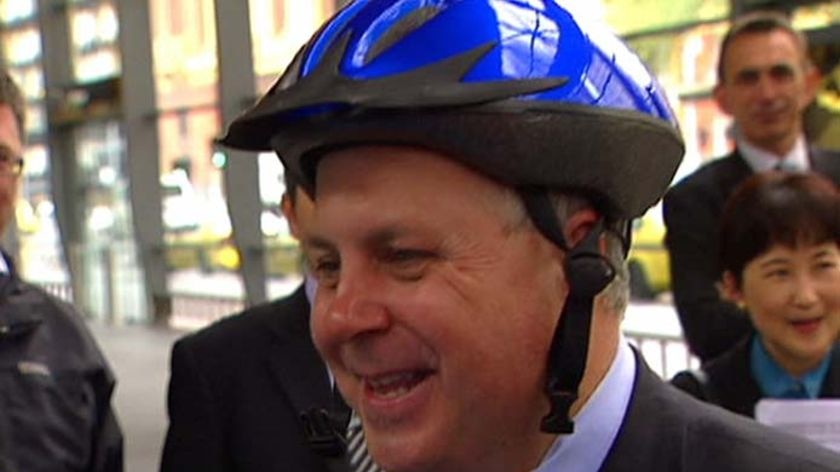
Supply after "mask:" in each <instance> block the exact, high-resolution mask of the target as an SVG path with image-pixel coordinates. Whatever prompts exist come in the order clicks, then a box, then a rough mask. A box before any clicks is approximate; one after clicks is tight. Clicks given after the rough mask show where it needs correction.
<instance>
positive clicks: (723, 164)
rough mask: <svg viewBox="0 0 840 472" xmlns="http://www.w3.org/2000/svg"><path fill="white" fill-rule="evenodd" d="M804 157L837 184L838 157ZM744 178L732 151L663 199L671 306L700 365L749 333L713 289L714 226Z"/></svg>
mask: <svg viewBox="0 0 840 472" xmlns="http://www.w3.org/2000/svg"><path fill="white" fill-rule="evenodd" d="M810 158H811V167H812V169H813V170H814V171H815V172H818V173H821V174H823V175H825V176H827V177H829V178H830V179H832V180H833V181H834V182H836V183H838V184H840V153H836V152H827V151H818V150H813V151H812V152H811V155H810ZM750 175H752V169H751V168H750V166H749V164H747V162H746V161H745V160H744V159H743V158H742V157H741V155H740V154H739V153H738V151H734V152H733V153H731V154H730V155H728V156H726V157H724V158H721V159H717V160H714V161H712V162H710V163H708V164H706V165H704V166H703V167H701V168H700V169H698V170H697V171H696V172H695V173H693V174H691V175H690V176H688V177H686V178H685V179H683V180H682V181H681V182H679V183H678V184H677V185H675V186H674V187H672V188H671V189H670V190H669V191H668V193H666V194H665V198H664V200H663V205H662V211H663V216H664V219H665V225H666V227H667V233H666V236H665V245H666V246H667V248H668V252H669V254H670V258H671V285H672V289H673V293H674V303H675V304H676V306H677V314H678V315H679V318H680V324H682V329H683V334H684V335H685V338H686V342H687V343H688V347H689V349H690V350H691V352H693V353H694V354H696V355H697V356H698V357H699V358H700V359H701V360H702V361H703V362H707V361H709V360H711V359H713V358H715V357H717V356H719V355H721V354H723V353H724V352H725V351H727V350H729V349H730V348H731V347H732V346H734V345H735V344H737V343H738V341H739V340H741V339H743V338H744V337H745V336H747V335H748V334H749V332H750V330H751V325H750V322H749V319H748V318H747V316H746V314H745V313H744V312H743V311H741V310H739V309H738V308H737V307H735V305H733V304H731V303H728V302H725V301H723V300H721V298H720V296H719V294H718V291H717V288H716V287H715V283H716V282H717V281H718V280H720V276H721V270H720V264H719V262H718V257H719V256H718V237H719V235H718V231H719V227H718V225H719V221H720V218H721V215H722V213H723V206H724V203H725V202H726V200H727V199H728V198H729V196H730V195H731V194H732V191H733V190H734V189H735V188H736V187H737V186H738V184H740V183H741V182H743V181H744V180H745V179H746V178H748V177H749V176H750Z"/></svg>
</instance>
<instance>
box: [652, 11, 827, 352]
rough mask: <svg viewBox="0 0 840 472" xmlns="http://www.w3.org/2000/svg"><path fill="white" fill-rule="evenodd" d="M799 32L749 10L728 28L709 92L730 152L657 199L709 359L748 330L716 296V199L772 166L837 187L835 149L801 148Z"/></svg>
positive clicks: (690, 314) (806, 72)
mask: <svg viewBox="0 0 840 472" xmlns="http://www.w3.org/2000/svg"><path fill="white" fill-rule="evenodd" d="M807 48H808V46H807V42H806V39H805V37H804V36H803V35H802V34H801V33H800V32H798V31H796V30H795V29H794V28H793V26H792V25H791V24H790V22H789V21H788V20H787V19H786V18H785V17H784V16H783V15H781V14H776V13H767V12H761V13H752V14H748V15H746V16H744V17H743V18H741V19H738V20H736V22H735V23H734V24H733V25H732V28H730V31H729V32H728V33H727V35H726V36H725V37H724V40H723V42H722V44H721V48H720V57H719V59H718V83H717V85H716V86H715V88H714V98H715V100H716V102H717V103H718V105H719V107H720V108H721V109H722V110H723V111H724V112H725V113H727V114H729V115H731V116H732V118H733V121H734V124H735V148H734V149H733V150H732V152H731V153H729V154H727V155H726V156H724V157H721V158H719V159H715V160H713V161H711V162H709V163H707V164H705V165H703V166H702V167H700V168H699V169H697V171H696V172H694V173H693V174H691V175H689V176H688V177H686V178H685V179H683V180H681V181H680V182H679V183H677V184H676V185H674V186H673V187H672V188H671V189H670V190H669V191H668V193H667V194H665V198H664V199H663V205H662V211H663V216H664V220H665V226H666V229H667V232H666V235H665V245H666V247H667V248H668V253H669V255H670V264H671V266H670V272H671V282H672V289H673V294H674V303H675V305H676V307H677V314H678V315H679V319H680V324H681V325H682V329H683V334H684V335H685V339H686V342H687V343H688V347H689V349H690V350H691V352H692V353H694V354H695V355H697V357H699V358H700V360H701V361H703V362H705V361H709V360H711V359H713V358H714V357H717V356H718V355H720V354H722V353H723V352H725V351H727V350H729V349H730V348H731V347H733V346H734V345H735V344H736V343H737V342H738V341H739V340H741V339H742V338H743V337H744V336H745V335H746V334H747V333H749V331H750V329H751V326H750V321H749V319H748V317H747V315H746V314H745V313H744V312H743V310H740V309H739V308H738V307H737V306H736V305H734V304H733V303H731V302H729V301H727V300H724V299H722V298H721V297H720V293H719V289H718V286H717V281H718V280H719V277H720V273H721V269H720V267H719V266H718V265H717V259H716V258H715V255H716V254H717V253H718V247H717V234H718V231H719V229H720V226H719V222H720V216H721V212H722V210H723V205H724V203H725V202H726V199H727V198H728V197H729V196H730V195H731V194H732V191H733V190H734V189H735V187H736V186H738V184H739V183H741V182H743V181H744V180H746V179H747V178H748V177H750V176H751V175H753V174H755V173H758V172H763V171H767V170H771V169H774V168H782V169H785V170H788V171H795V172H805V171H812V172H818V173H820V174H822V175H825V176H826V177H828V178H830V179H832V180H833V181H834V182H837V183H840V153H838V152H836V151H828V150H821V149H817V148H815V147H813V146H810V145H809V144H808V142H807V140H806V136H805V134H804V132H803V124H802V123H803V118H802V114H803V112H804V110H805V107H806V106H807V105H808V104H809V103H810V102H811V101H812V99H813V97H814V93H815V91H816V88H817V85H818V84H819V76H818V73H817V71H816V69H815V68H814V67H813V66H812V65H811V63H810V62H809V60H808V56H807Z"/></svg>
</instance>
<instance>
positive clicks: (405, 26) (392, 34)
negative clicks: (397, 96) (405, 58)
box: [365, 5, 443, 65]
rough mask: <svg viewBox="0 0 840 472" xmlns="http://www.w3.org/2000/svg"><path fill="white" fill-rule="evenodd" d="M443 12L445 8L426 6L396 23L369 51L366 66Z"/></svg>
mask: <svg viewBox="0 0 840 472" xmlns="http://www.w3.org/2000/svg"><path fill="white" fill-rule="evenodd" d="M441 11H443V8H441V7H437V6H432V5H429V6H425V7H422V8H418V9H417V10H414V11H413V12H411V13H410V14H409V15H407V16H406V17H405V18H402V19H401V20H400V21H398V22H396V23H394V25H393V26H391V28H390V29H389V30H388V31H386V32H385V34H383V35H382V37H381V38H379V39H378V40H377V41H376V43H375V44H374V45H373V46H372V47H371V48H370V50H368V53H367V54H366V55H365V65H368V64H370V63H371V62H373V61H374V60H375V59H376V58H377V57H378V56H379V55H380V54H382V53H383V52H385V51H387V50H388V48H390V47H391V46H393V45H394V44H396V43H398V42H399V41H400V40H402V39H403V38H404V37H406V36H408V34H409V33H411V32H412V31H415V30H417V29H419V28H420V27H421V26H423V25H425V24H426V23H428V22H429V21H431V20H432V19H433V18H434V17H436V16H437V15H438V13H440V12H441Z"/></svg>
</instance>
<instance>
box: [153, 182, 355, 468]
mask: <svg viewBox="0 0 840 472" xmlns="http://www.w3.org/2000/svg"><path fill="white" fill-rule="evenodd" d="M282 210H283V213H284V215H285V216H286V218H287V221H288V222H289V227H290V230H291V232H292V235H294V236H295V237H299V236H300V234H302V233H303V232H305V231H306V228H308V226H309V225H310V220H311V219H312V217H313V213H314V207H313V204H312V201H311V200H310V199H309V198H308V197H307V196H306V194H304V193H303V192H302V191H301V190H300V189H298V188H297V185H296V184H295V182H294V181H293V180H291V179H289V178H288V177H287V180H286V193H285V194H284V197H283V202H282ZM314 291H315V285H314V283H313V282H312V280H311V279H309V278H307V279H306V281H305V283H304V284H302V285H301V286H300V287H299V288H298V289H297V290H295V292H294V293H293V294H292V295H290V296H288V297H287V298H283V299H280V300H276V301H273V302H270V303H266V304H262V305H259V306H255V307H252V308H249V309H247V310H245V311H243V312H242V313H239V314H237V315H234V316H231V317H229V318H226V319H224V320H222V321H219V322H218V323H215V324H213V325H212V326H210V327H207V328H205V329H202V330H201V331H198V332H196V333H193V334H191V335H188V336H186V337H184V338H182V339H181V340H179V341H178V342H176V344H175V346H174V348H173V350H172V362H171V378H170V383H169V400H168V409H169V419H170V422H169V431H168V432H167V435H166V442H165V444H164V450H163V457H162V461H161V471H162V472H183V471H201V472H272V471H277V472H281V471H297V470H300V471H304V470H305V471H316V472H317V471H324V472H326V471H331V470H343V469H341V468H340V467H342V462H341V460H340V459H341V456H340V454H337V453H336V451H331V450H330V449H331V448H332V447H335V446H336V444H335V443H333V442H334V441H335V440H336V439H337V438H338V435H337V433H336V434H331V433H332V432H333V431H332V430H330V429H329V428H331V427H332V425H328V424H320V425H315V424H312V423H314V422H318V421H320V420H321V419H327V416H329V417H330V418H331V419H337V418H343V419H344V421H347V413H348V410H347V408H346V406H345V405H344V404H343V402H341V401H340V400H337V399H334V398H333V392H332V387H331V382H330V379H329V375H328V373H327V369H326V367H325V366H324V363H323V362H322V361H321V359H320V358H319V357H318V353H317V352H316V350H315V347H314V346H313V344H312V339H311V336H310V334H309V311H310V299H311V297H313V296H314ZM321 410H326V411H328V412H329V413H330V414H329V415H327V416H319V415H320V413H318V412H319V411H321ZM339 422H340V423H341V422H343V421H339ZM307 427H314V428H316V429H317V428H320V432H321V433H325V435H324V439H325V441H326V442H325V443H321V442H319V441H317V439H316V438H315V436H314V435H315V434H316V432H318V431H313V430H310V431H307ZM325 427H326V428H328V429H327V430H324V428H325ZM343 427H344V424H337V425H335V429H336V430H343Z"/></svg>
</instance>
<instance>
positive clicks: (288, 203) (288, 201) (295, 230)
mask: <svg viewBox="0 0 840 472" xmlns="http://www.w3.org/2000/svg"><path fill="white" fill-rule="evenodd" d="M280 211H281V212H282V213H283V216H284V217H285V218H286V221H288V222H289V232H290V233H291V234H292V236H293V237H294V238H295V239H297V240H298V241H300V236H301V235H300V227H299V225H298V219H297V213H295V204H294V203H293V202H292V198H291V197H290V196H289V194H288V192H287V193H284V194H283V198H282V199H281V200H280Z"/></svg>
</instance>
